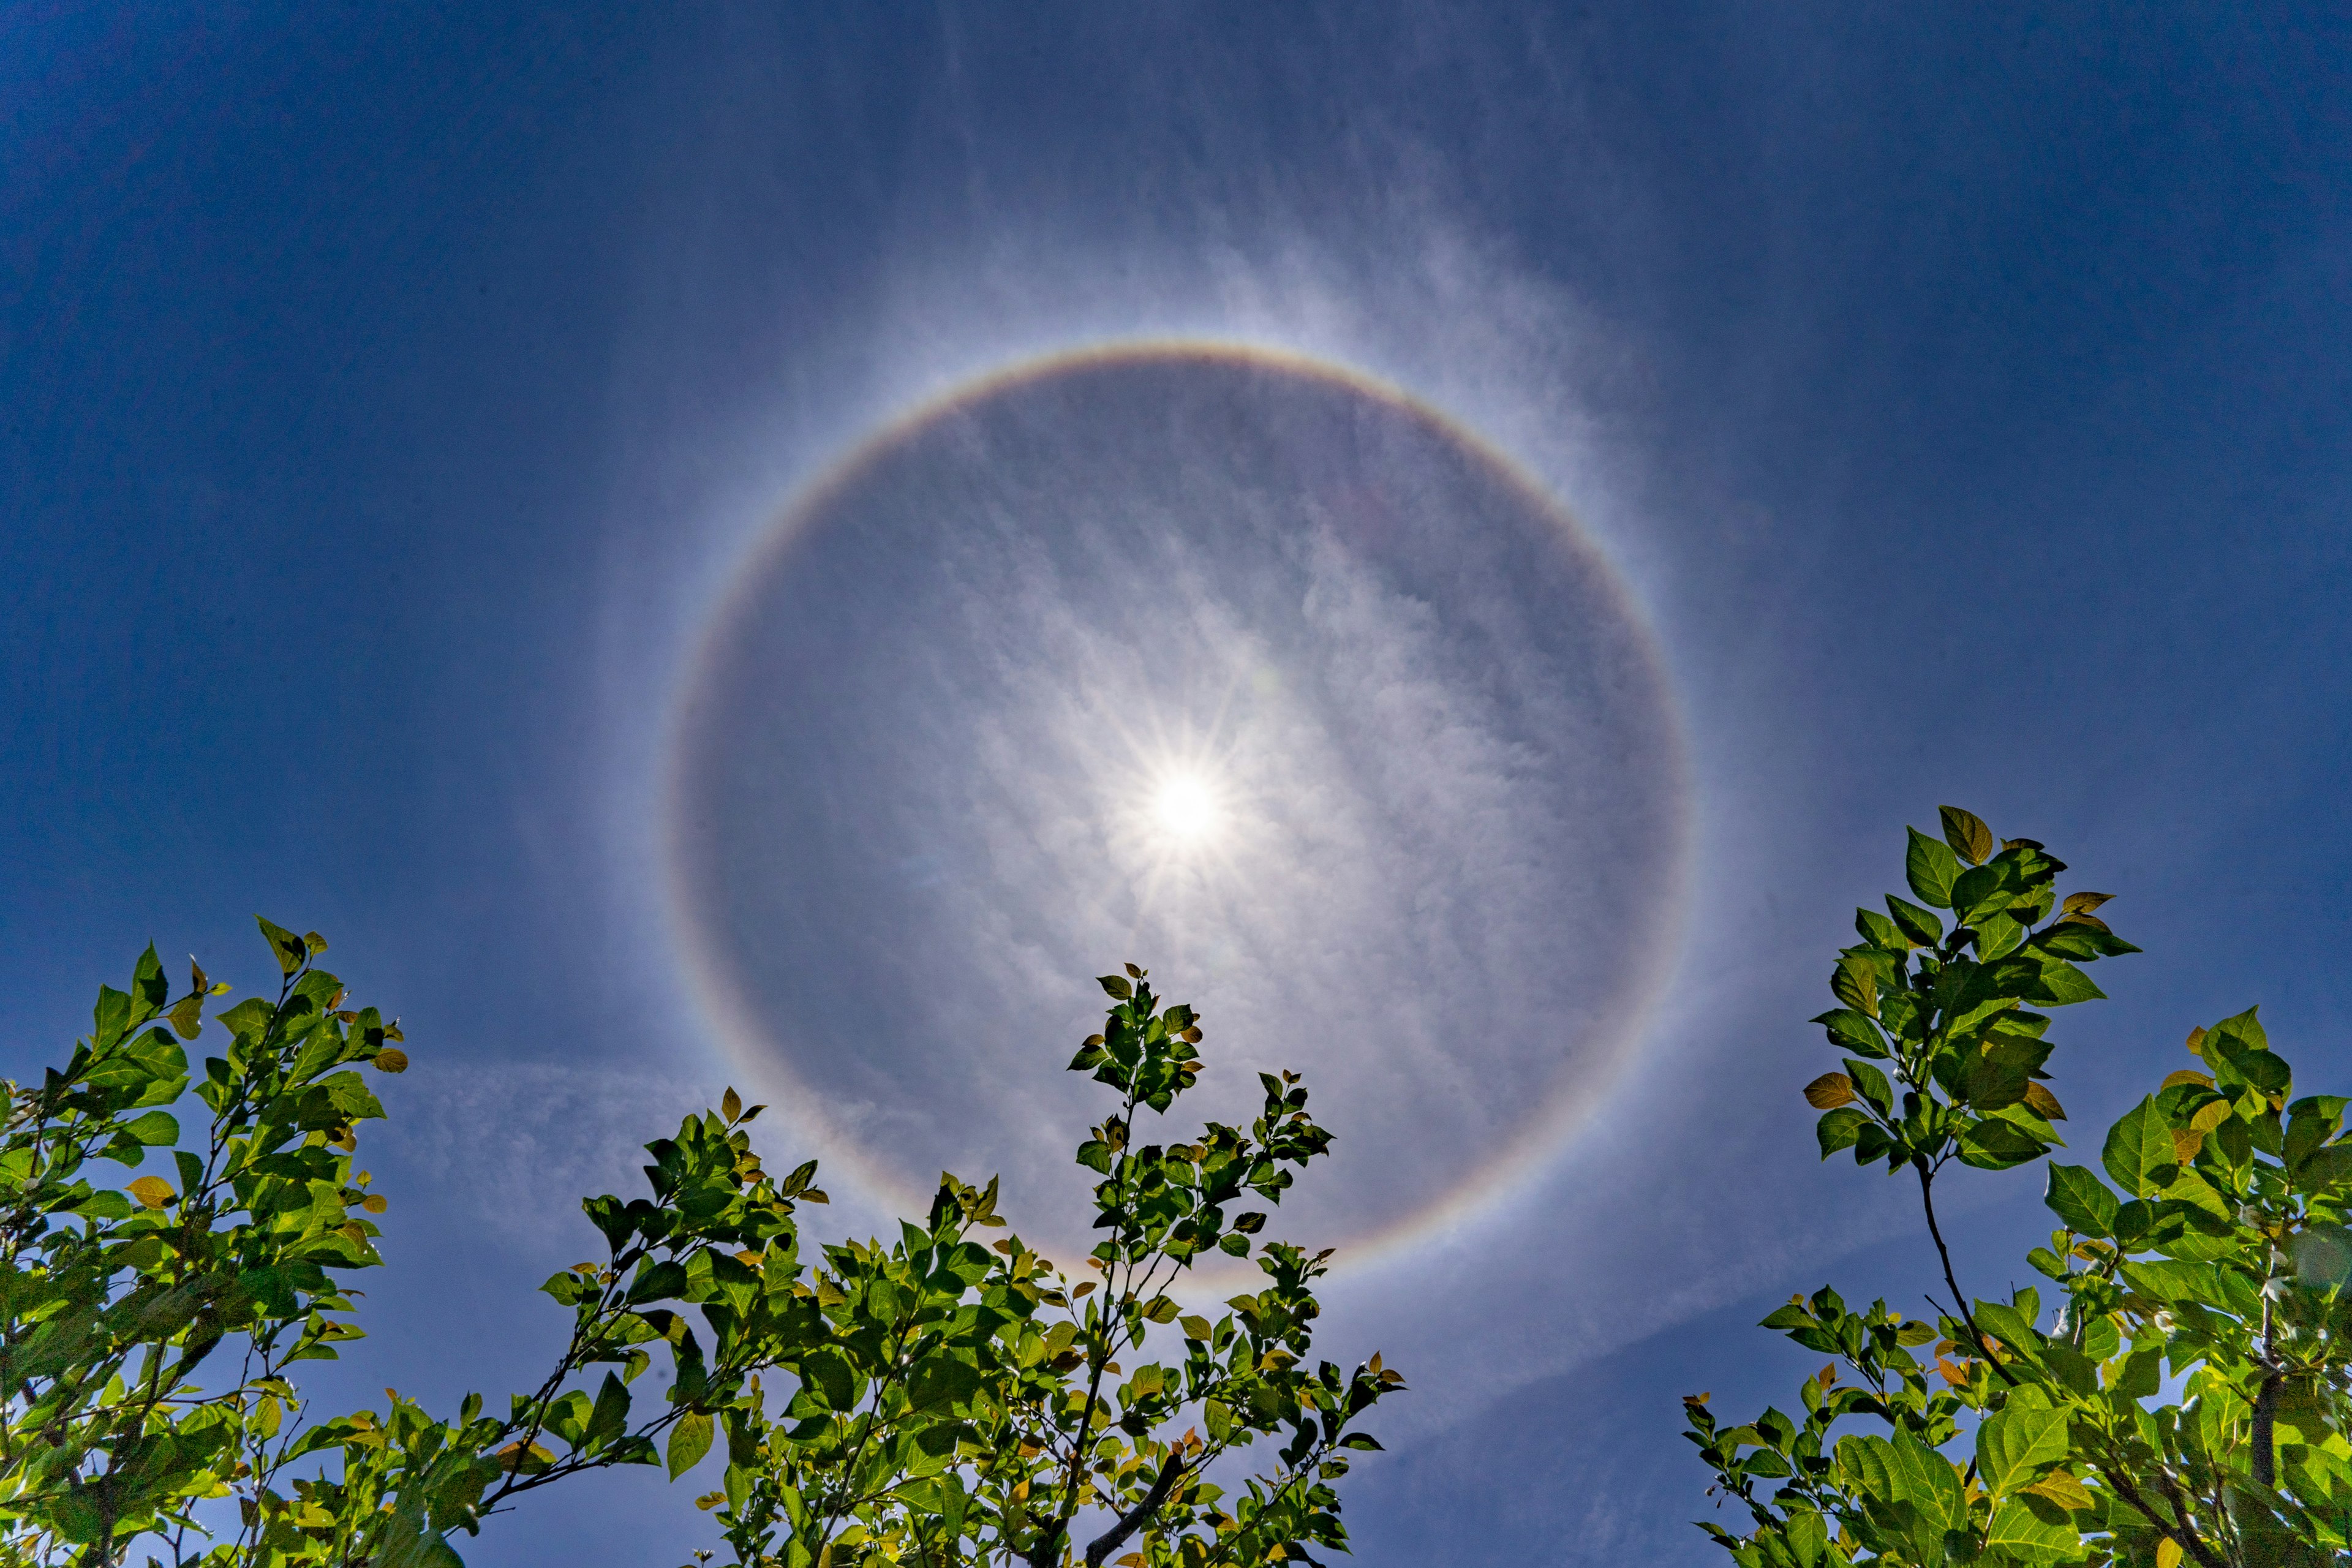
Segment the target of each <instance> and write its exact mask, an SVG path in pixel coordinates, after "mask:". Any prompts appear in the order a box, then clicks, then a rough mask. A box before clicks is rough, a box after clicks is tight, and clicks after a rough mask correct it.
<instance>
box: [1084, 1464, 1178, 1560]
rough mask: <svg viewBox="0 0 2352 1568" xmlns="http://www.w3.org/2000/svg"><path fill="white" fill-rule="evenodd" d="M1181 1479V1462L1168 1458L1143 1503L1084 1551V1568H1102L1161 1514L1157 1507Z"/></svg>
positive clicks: (1126, 1514)
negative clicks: (1085, 1554) (1085, 1563)
mask: <svg viewBox="0 0 2352 1568" xmlns="http://www.w3.org/2000/svg"><path fill="white" fill-rule="evenodd" d="M1183 1478H1184V1462H1183V1461H1182V1460H1181V1459H1179V1458H1176V1457H1175V1456H1174V1455H1172V1454H1171V1455H1170V1456H1169V1458H1168V1462H1167V1463H1166V1464H1164V1465H1162V1466H1160V1474H1159V1476H1158V1477H1157V1478H1155V1479H1153V1481H1152V1483H1151V1489H1150V1491H1148V1492H1146V1493H1144V1494H1143V1500H1142V1501H1141V1502H1139V1503H1137V1504H1136V1505H1135V1506H1134V1507H1133V1508H1131V1509H1129V1510H1127V1511H1126V1512H1125V1513H1123V1514H1121V1515H1119V1516H1118V1523H1117V1524H1114V1525H1112V1526H1111V1527H1110V1528H1109V1529H1108V1530H1107V1531H1103V1532H1102V1533H1101V1534H1100V1535H1098V1536H1097V1537H1096V1538H1095V1541H1094V1544H1093V1545H1091V1546H1089V1547H1087V1568H1102V1565H1103V1562H1104V1560H1105V1559H1106V1558H1108V1557H1109V1555H1110V1554H1111V1553H1112V1552H1116V1551H1118V1549H1119V1546H1120V1545H1121V1543H1123V1542H1125V1541H1126V1540H1127V1538H1128V1537H1129V1536H1130V1535H1133V1534H1134V1533H1135V1532H1136V1531H1138V1530H1139V1529H1140V1528H1141V1527H1143V1526H1144V1525H1146V1524H1149V1523H1150V1521H1151V1516H1152V1515H1153V1514H1156V1513H1158V1512H1159V1511H1160V1505H1161V1504H1162V1503H1164V1502H1166V1501H1167V1500H1168V1494H1169V1493H1170V1492H1171V1491H1174V1490H1175V1489H1176V1483H1177V1482H1178V1481H1180V1480H1181V1479H1183Z"/></svg>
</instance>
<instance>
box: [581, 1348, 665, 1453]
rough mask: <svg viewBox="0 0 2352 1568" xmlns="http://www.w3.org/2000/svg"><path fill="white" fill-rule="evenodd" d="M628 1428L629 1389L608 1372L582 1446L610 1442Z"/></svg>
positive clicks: (590, 1414) (591, 1413)
mask: <svg viewBox="0 0 2352 1568" xmlns="http://www.w3.org/2000/svg"><path fill="white" fill-rule="evenodd" d="M628 1426H629V1391H628V1388H627V1386H626V1385H625V1384H623V1383H622V1382H621V1380H620V1379H619V1378H617V1377H615V1376H614V1375H613V1374H612V1373H609V1372H608V1373H605V1374H604V1386H602V1387H600V1388H599V1389H597V1390H596V1407H595V1409H593V1410H592V1411H590V1412H589V1414H588V1425H587V1428H586V1429H585V1430H584V1431H583V1433H582V1434H581V1446H582V1447H589V1446H593V1445H594V1444H597V1443H604V1442H609V1441H610V1440H611V1439H613V1438H614V1437H617V1436H620V1435H621V1434H622V1433H623V1432H625V1431H627V1430H628ZM673 1473H675V1472H673Z"/></svg>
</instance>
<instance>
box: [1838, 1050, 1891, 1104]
mask: <svg viewBox="0 0 2352 1568" xmlns="http://www.w3.org/2000/svg"><path fill="white" fill-rule="evenodd" d="M1845 1070H1846V1077H1847V1078H1848V1079H1850V1080H1852V1082H1853V1091H1854V1092H1855V1093H1856V1094H1859V1095H1860V1096H1862V1098H1863V1099H1864V1100H1868V1101H1870V1103H1871V1104H1873V1105H1874V1106H1876V1107H1878V1111H1879V1114H1880V1115H1882V1116H1886V1115H1892V1114H1893V1113H1894V1110H1895V1089H1894V1088H1893V1086H1891V1085H1890V1084H1888V1083H1887V1081H1886V1075H1885V1073H1883V1072H1880V1071H1879V1070H1878V1069H1877V1068H1874V1067H1872V1066H1871V1065H1870V1064H1869V1063H1868V1062H1863V1061H1856V1060H1854V1059H1853V1058H1852V1057H1848V1058H1845Z"/></svg>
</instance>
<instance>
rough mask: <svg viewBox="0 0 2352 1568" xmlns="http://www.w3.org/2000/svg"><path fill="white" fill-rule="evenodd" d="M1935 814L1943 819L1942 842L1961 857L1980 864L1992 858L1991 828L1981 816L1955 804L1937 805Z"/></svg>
mask: <svg viewBox="0 0 2352 1568" xmlns="http://www.w3.org/2000/svg"><path fill="white" fill-rule="evenodd" d="M1936 815H1937V816H1939V817H1941V818H1942V819H1943V824H1944V842H1945V843H1947V844H1948V845H1950V846H1951V847H1952V849H1953V851H1954V852H1955V853H1956V854H1958V856H1959V858H1961V859H1963V860H1966V861H1967V862H1968V863H1969V865H1971V866H1981V865H1983V864H1984V863H1985V862H1986V861H1988V860H1990V859H1991V858H1992V829H1991V828H1990V827H1987V826H1985V824H1984V818H1983V817H1981V816H1977V815H1976V813H1974V812H1972V811H1962V810H1961V809H1960V808H1959V807H1958V806H1957V805H1939V806H1937V808H1936Z"/></svg>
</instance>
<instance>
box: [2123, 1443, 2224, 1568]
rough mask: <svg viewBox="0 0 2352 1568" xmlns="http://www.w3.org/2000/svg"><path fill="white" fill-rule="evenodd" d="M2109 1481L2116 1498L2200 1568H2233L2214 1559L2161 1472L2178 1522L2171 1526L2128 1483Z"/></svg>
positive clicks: (2124, 1479) (2158, 1473)
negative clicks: (2131, 1508)
mask: <svg viewBox="0 0 2352 1568" xmlns="http://www.w3.org/2000/svg"><path fill="white" fill-rule="evenodd" d="M2106 1479H2107V1484H2108V1485H2109V1486H2111V1487H2113V1488H2115V1489H2116V1496H2118V1497H2120V1498H2122V1499H2123V1500H2124V1501H2126V1502H2127V1503H2129V1504H2131V1505H2132V1507H2133V1508H2135V1509H2137V1510H2139V1514H2140V1517H2141V1518H2143V1519H2145V1520H2147V1521H2148V1522H2149V1523H2150V1524H2152V1525H2154V1526H2156V1528H2157V1530H2158V1531H2159V1532H2160V1533H2162V1534H2164V1535H2167V1536H2169V1537H2171V1539H2172V1540H2173V1541H2174V1542H2176V1543H2177V1544H2178V1545H2179V1547H2180V1549H2181V1550H2182V1551H2183V1552H2187V1553H2189V1556H2190V1557H2192V1558H2194V1559H2196V1561H2197V1563H2198V1568H2230V1565H2229V1564H2228V1563H2224V1562H2222V1561H2221V1559H2220V1558H2219V1557H2216V1556H2215V1555H2213V1551H2212V1548H2210V1547H2209V1546H2207V1545H2206V1544H2205V1542H2203V1540H2201V1539H2200V1537H2199V1536H2198V1533H2197V1531H2196V1528H2195V1527H2194V1526H2192V1525H2191V1524H2190V1523H2189V1510H2187V1509H2185V1508H2183V1507H2181V1506H2180V1494H2179V1492H2177V1491H2175V1490H2174V1489H2173V1487H2172V1479H2171V1478H2170V1477H2169V1476H2167V1475H2166V1474H2164V1472H2163V1471H2162V1470H2161V1469H2160V1468H2159V1469H2158V1472H2157V1479H2158V1482H2159V1483H2160V1484H2161V1485H2162V1486H2163V1487H2164V1489H2165V1491H2166V1492H2167V1493H2168V1495H2169V1496H2170V1497H2171V1498H2172V1506H2173V1512H2174V1515H2175V1520H2174V1522H2172V1523H2170V1524H2168V1523H2166V1522H2165V1520H2164V1516H2163V1515H2162V1514H2160V1513H2158V1512H2157V1511H2156V1510H2154V1509H2152V1508H2150V1507H2149V1506H2148V1505H2147V1500H2146V1499H2145V1498H2143V1497H2141V1496H2140V1495H2139V1492H2138V1489H2136V1488H2135V1487H2134V1486H2133V1485H2132V1484H2131V1482H2130V1480H2129V1479H2126V1477H2124V1476H2122V1475H2120V1474H2117V1473H2114V1472H2109V1473H2108V1475H2107V1478H2106Z"/></svg>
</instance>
